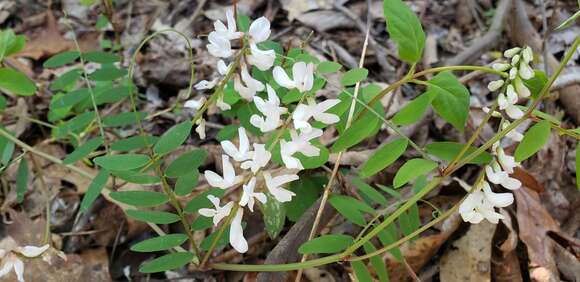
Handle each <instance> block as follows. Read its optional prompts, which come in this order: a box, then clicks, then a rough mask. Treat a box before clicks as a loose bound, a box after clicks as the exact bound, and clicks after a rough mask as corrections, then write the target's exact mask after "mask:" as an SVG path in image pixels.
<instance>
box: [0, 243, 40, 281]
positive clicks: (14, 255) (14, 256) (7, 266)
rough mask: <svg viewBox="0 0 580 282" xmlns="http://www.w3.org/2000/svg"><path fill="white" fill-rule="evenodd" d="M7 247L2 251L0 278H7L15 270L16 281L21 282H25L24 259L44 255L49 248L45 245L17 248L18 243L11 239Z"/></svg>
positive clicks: (0, 251)
mask: <svg viewBox="0 0 580 282" xmlns="http://www.w3.org/2000/svg"><path fill="white" fill-rule="evenodd" d="M6 245H10V246H8V248H6V249H4V248H2V249H0V260H1V261H2V268H0V277H3V276H5V275H6V274H8V273H9V272H10V271H11V270H12V269H14V273H16V279H18V281H19V282H24V262H22V259H21V258H22V257H25V258H34V257H38V256H40V255H42V254H43V253H44V252H46V250H48V248H49V247H50V246H49V245H44V246H41V247H35V246H24V247H15V245H16V242H14V240H12V239H9V242H7V244H6Z"/></svg>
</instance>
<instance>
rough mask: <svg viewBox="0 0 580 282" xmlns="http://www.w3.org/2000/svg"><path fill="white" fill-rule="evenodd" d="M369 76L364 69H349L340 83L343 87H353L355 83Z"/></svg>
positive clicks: (367, 71)
mask: <svg viewBox="0 0 580 282" xmlns="http://www.w3.org/2000/svg"><path fill="white" fill-rule="evenodd" d="M368 75H369V70H367V69H365V68H356V69H351V70H349V71H347V72H346V73H344V75H343V76H342V78H341V80H340V83H341V84H342V85H344V86H349V85H354V84H356V83H357V82H361V81H363V80H364V79H365V78H367V76H368Z"/></svg>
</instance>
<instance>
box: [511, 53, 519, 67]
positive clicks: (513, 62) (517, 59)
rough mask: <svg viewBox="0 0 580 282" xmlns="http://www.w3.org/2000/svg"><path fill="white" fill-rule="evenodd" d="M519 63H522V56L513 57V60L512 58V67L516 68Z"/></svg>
mask: <svg viewBox="0 0 580 282" xmlns="http://www.w3.org/2000/svg"><path fill="white" fill-rule="evenodd" d="M519 61H520V55H515V56H513V58H512V66H516V65H517V64H518V62H519Z"/></svg>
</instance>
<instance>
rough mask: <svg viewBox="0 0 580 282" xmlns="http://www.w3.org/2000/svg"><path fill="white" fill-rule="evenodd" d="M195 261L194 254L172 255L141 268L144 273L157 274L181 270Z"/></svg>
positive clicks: (145, 264) (150, 262) (149, 262)
mask: <svg viewBox="0 0 580 282" xmlns="http://www.w3.org/2000/svg"><path fill="white" fill-rule="evenodd" d="M191 260H193V254H192V253H187V252H179V253H171V254H167V255H164V256H161V257H158V258H156V259H154V260H152V261H148V262H146V263H143V265H141V267H140V268H139V272H142V273H155V272H162V271H166V270H171V269H176V268H180V267H182V266H184V265H186V264H188V263H189V262H191Z"/></svg>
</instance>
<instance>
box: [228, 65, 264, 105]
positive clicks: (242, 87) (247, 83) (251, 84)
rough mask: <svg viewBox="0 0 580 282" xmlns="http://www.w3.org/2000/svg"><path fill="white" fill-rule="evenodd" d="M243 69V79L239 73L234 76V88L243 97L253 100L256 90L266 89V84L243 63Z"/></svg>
mask: <svg viewBox="0 0 580 282" xmlns="http://www.w3.org/2000/svg"><path fill="white" fill-rule="evenodd" d="M241 69H242V70H241V79H240V76H239V75H237V74H236V76H235V77H234V89H235V90H236V91H238V93H240V96H242V98H244V99H246V100H248V101H252V100H253V99H254V96H255V95H256V92H260V91H264V84H263V83H262V82H260V81H259V80H256V79H255V78H253V77H252V76H251V75H250V73H249V72H248V69H247V67H246V65H244V64H242V65H241ZM242 82H243V83H242Z"/></svg>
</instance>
